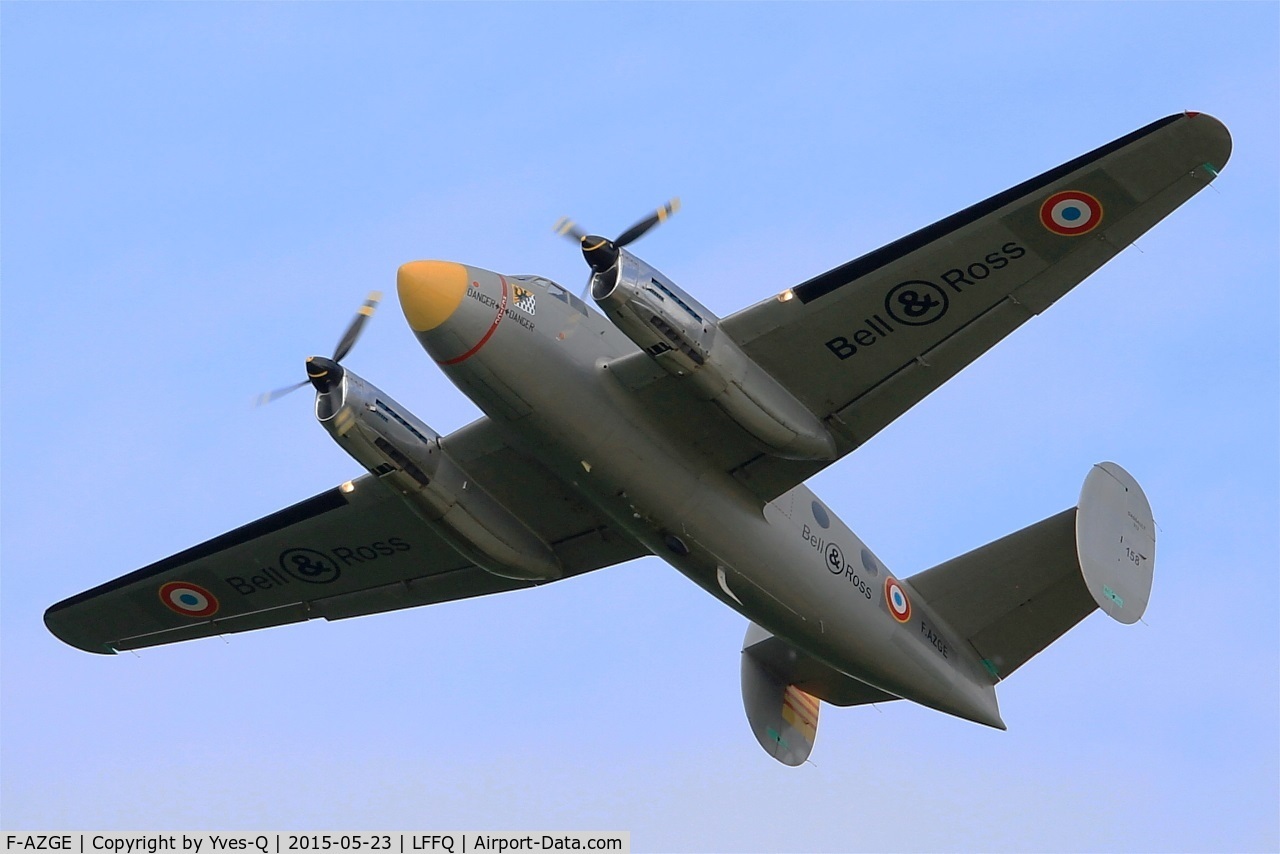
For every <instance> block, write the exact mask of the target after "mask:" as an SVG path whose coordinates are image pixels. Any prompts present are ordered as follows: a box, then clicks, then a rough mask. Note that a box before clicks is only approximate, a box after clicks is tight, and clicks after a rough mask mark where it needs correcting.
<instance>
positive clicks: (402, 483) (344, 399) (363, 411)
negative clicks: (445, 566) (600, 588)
mask: <svg viewBox="0 0 1280 854" xmlns="http://www.w3.org/2000/svg"><path fill="white" fill-rule="evenodd" d="M342 374H343V376H342V380H341V381H340V382H339V383H337V384H335V385H334V386H333V387H332V388H331V389H330V390H329V391H326V392H321V393H319V394H317V395H316V419H317V420H319V422H320V423H321V424H322V425H323V426H324V428H325V429H326V430H328V431H329V433H330V435H332V436H333V438H334V439H335V440H336V441H337V442H338V444H339V445H341V446H342V448H343V449H344V450H345V451H346V452H347V453H349V454H350V455H351V456H353V457H355V459H356V460H358V461H359V462H360V464H361V465H363V466H364V467H365V468H367V469H368V470H369V471H370V472H371V473H373V474H374V475H376V476H378V477H379V478H380V479H381V480H382V481H384V482H385V483H387V485H388V486H390V487H391V488H392V489H394V490H395V492H396V494H398V495H400V496H401V497H402V498H403V499H404V500H405V502H406V503H407V504H408V505H409V506H410V507H411V508H413V510H414V512H415V513H417V514H418V516H420V517H421V518H422V519H423V520H424V521H425V522H426V523H427V524H428V525H429V526H430V527H431V528H432V529H433V530H434V531H435V532H436V533H437V534H439V535H440V536H441V537H443V538H444V539H445V541H446V542H448V543H449V544H450V545H452V546H453V547H454V548H455V549H457V550H458V552H459V553H460V554H462V556H463V557H465V558H467V559H468V560H470V561H471V562H473V563H474V564H476V565H477V566H479V567H480V568H482V569H484V570H486V571H488V572H491V573H493V574H494V575H499V576H502V577H503V578H514V579H520V580H525V581H551V580H554V579H557V578H560V577H561V575H562V574H563V567H562V566H561V565H560V561H559V559H558V558H557V557H556V555H555V553H554V552H553V551H552V550H551V547H550V546H548V545H547V544H546V543H545V542H544V541H543V540H542V538H541V537H539V536H538V535H537V534H535V533H534V532H533V531H531V530H530V529H529V527H528V526H527V525H525V524H524V522H522V521H520V519H519V518H518V517H517V516H515V514H513V513H512V512H511V511H510V510H508V509H507V508H506V507H505V506H503V505H502V504H501V503H500V502H498V501H497V500H496V499H495V498H494V497H493V496H491V495H490V494H489V493H488V492H486V491H485V490H484V488H483V487H482V486H480V485H479V484H478V483H476V482H475V480H474V479H472V478H469V477H468V476H467V473H466V472H465V471H463V470H462V469H461V468H460V467H459V466H458V465H457V464H456V463H455V462H454V461H453V460H452V459H450V457H449V455H448V453H447V452H446V451H445V449H444V447H443V446H442V445H441V444H440V435H439V434H438V433H436V432H435V431H434V430H432V429H431V428H430V427H428V426H427V425H426V424H424V423H422V421H420V420H419V419H418V418H416V417H415V416H414V415H413V414H412V413H411V412H409V411H408V410H407V409H405V408H404V407H402V406H400V404H398V403H396V402H395V401H394V400H392V399H391V398H390V397H389V396H387V395H386V394H384V393H383V392H382V391H380V390H379V389H378V388H376V387H375V386H373V385H372V384H370V383H368V382H365V381H364V380H362V379H361V378H360V377H358V376H356V375H355V374H353V373H351V372H350V371H348V370H345V369H343V370H342Z"/></svg>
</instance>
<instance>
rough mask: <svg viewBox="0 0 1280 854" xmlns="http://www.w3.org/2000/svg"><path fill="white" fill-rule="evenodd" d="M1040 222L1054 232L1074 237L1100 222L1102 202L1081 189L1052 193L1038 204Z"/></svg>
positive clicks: (1092, 228)
mask: <svg viewBox="0 0 1280 854" xmlns="http://www.w3.org/2000/svg"><path fill="white" fill-rule="evenodd" d="M1040 222H1041V224H1043V225H1044V227H1045V228H1047V229H1049V230H1050V231H1052V232H1053V233H1054V234H1061V235H1063V236H1064V237H1075V236H1077V235H1080V234H1084V233H1086V232H1089V231H1093V230H1094V229H1095V228H1097V227H1098V223H1100V222H1102V203H1101V202H1099V201H1098V200H1097V199H1095V198H1094V197H1093V196H1091V195H1089V194H1088V193H1085V192H1083V191H1081V190H1064V191H1063V192H1061V193H1054V194H1053V195H1052V196H1050V197H1049V198H1047V199H1045V200H1044V204H1042V205H1041V206H1040Z"/></svg>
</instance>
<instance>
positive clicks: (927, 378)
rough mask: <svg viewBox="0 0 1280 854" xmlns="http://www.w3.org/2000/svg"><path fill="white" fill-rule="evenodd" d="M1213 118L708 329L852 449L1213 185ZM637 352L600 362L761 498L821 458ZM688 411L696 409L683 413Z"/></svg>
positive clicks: (1083, 163)
mask: <svg viewBox="0 0 1280 854" xmlns="http://www.w3.org/2000/svg"><path fill="white" fill-rule="evenodd" d="M1230 153H1231V138H1230V135H1229V134H1228V133H1227V130H1226V128H1225V127H1224V126H1223V125H1222V123H1221V122H1219V121H1218V120H1217V119H1215V118H1213V117H1211V116H1207V115H1204V114H1193V113H1179V114H1177V115H1173V116H1168V117H1166V118H1164V119H1161V120H1159V121H1156V122H1153V123H1152V124H1150V125H1147V126H1146V127H1144V128H1140V129H1139V130H1136V131H1134V132H1133V133H1130V134H1128V135H1126V136H1124V137H1121V138H1119V139H1117V140H1114V141H1113V142H1111V143H1108V144H1107V145H1104V146H1102V147H1100V148H1098V149H1096V150H1094V151H1091V152H1089V153H1088V154H1085V155H1083V156H1081V157H1078V158H1076V159H1075V160H1072V161H1070V162H1068V163H1065V164H1063V165H1061V166H1058V167H1056V168H1054V169H1050V170H1049V171H1047V172H1045V173H1043V174H1041V175H1039V176H1037V177H1035V178H1032V179H1030V180H1028V181H1025V182H1023V183H1022V184H1019V185H1017V186H1015V187H1012V188H1010V189H1008V190H1006V191H1004V192H1002V193H998V194H996V195H994V196H992V197H991V198H989V199H986V200H985V201H982V202H979V203H978V204H976V205H973V206H971V207H969V208H966V209H965V210H963V211H960V212H958V213H956V214H953V215H952V216H949V217H946V218H945V219H942V220H940V221H938V222H936V223H934V224H932V225H930V226H927V227H925V228H922V229H920V230H919V231H917V232H914V233H913V234H910V235H907V236H906V237H903V238H901V239H899V240H896V241H894V242H893V243H890V244H888V245H887V246H884V247H882V248H880V249H877V250H875V251H873V252H870V253H868V254H866V255H863V256H862V257H860V258H857V259H855V260H853V261H850V262H848V263H847V264H843V265H841V266H839V267H837V268H835V269H833V270H830V271H828V272H826V273H823V274H822V275H820V276H817V277H815V278H813V279H810V280H809V281H807V282H805V283H803V284H800V285H797V286H795V287H794V288H791V289H790V290H789V291H787V292H784V294H783V295H782V296H783V297H785V298H770V299H768V300H765V301H763V302H761V303H758V304H756V305H754V306H751V307H750V308H747V309H744V310H742V311H739V312H737V313H736V314H733V315H731V316H730V317H727V318H725V319H724V320H723V321H722V323H721V326H720V330H721V332H723V333H725V334H728V335H730V336H731V337H732V338H733V340H734V341H735V342H737V343H738V344H739V345H740V346H741V347H742V349H743V350H744V351H745V352H746V354H747V355H748V356H749V357H750V358H751V359H752V360H753V361H754V362H755V363H756V364H758V365H759V366H760V367H762V368H763V369H764V370H765V371H767V372H768V373H769V374H770V375H772V376H773V377H774V378H775V379H776V380H778V381H779V382H780V383H781V384H782V385H783V386H784V387H785V388H786V389H787V390H788V391H789V392H791V393H792V394H793V395H794V396H795V397H796V398H797V399H799V400H800V401H801V402H802V403H804V404H805V405H806V406H807V407H808V408H809V409H810V410H811V411H812V412H813V413H814V414H815V415H817V416H819V417H820V418H822V419H823V420H824V421H825V423H826V424H827V425H828V427H829V428H830V429H831V431H832V432H833V434H834V435H835V436H836V438H837V448H838V456H843V455H844V454H847V453H849V452H850V451H852V450H853V449H854V448H857V447H858V446H859V445H861V444H863V443H864V442H866V441H867V440H868V439H870V438H871V437H872V436H874V435H875V434H876V433H878V432H879V431H880V430H882V429H883V428H884V427H885V426H886V425H888V424H889V423H890V422H892V421H893V420H894V419H896V418H897V417H898V416H900V415H902V414H903V413H904V412H906V411H907V410H908V409H910V408H911V407H912V406H914V405H915V404H916V403H918V402H919V401H920V400H922V399H923V398H924V397H926V396H927V395H928V394H929V393H930V392H932V391H933V390H934V389H936V388H938V387H939V386H941V385H942V384H943V383H944V382H946V381H947V380H948V379H950V378H951V377H953V376H955V375H956V374H957V373H959V372H960V371H961V370H962V369H963V368H964V367H966V366H967V365H969V364H970V363H971V362H973V361H974V360H975V359H977V358H978V357H979V356H980V355H982V354H983V353H984V352H986V351H987V350H988V349H990V348H991V347H993V346H994V345H995V344H996V343H998V342H999V341H1000V340H1002V339H1003V338H1005V337H1006V336H1007V335H1009V334H1010V333H1011V332H1012V331H1013V330H1015V329H1017V328H1018V327H1019V326H1021V325H1022V324H1023V323H1025V322H1026V321H1027V320H1028V319H1030V318H1031V317H1033V316H1035V315H1036V314H1039V313H1040V312H1042V311H1044V310H1045V309H1046V308H1048V307H1049V306H1050V305H1052V304H1053V303H1054V302H1055V301H1057V300H1058V299H1059V298H1060V297H1062V296H1063V295H1064V294H1065V293H1067V292H1068V291H1069V290H1071V289H1072V288H1073V287H1075V286H1076V285H1077V284H1079V283H1080V282H1081V281H1082V280H1084V279H1085V278H1086V277H1087V276H1089V275H1090V274H1091V273H1093V272H1094V271H1095V270H1097V269H1098V268H1099V267H1101V266H1102V265H1103V264H1104V263H1106V262H1107V261H1108V260H1110V259H1111V258H1112V257H1114V256H1115V255H1117V254H1118V253H1119V252H1121V251H1122V250H1123V249H1124V248H1125V247H1127V246H1128V245H1129V244H1130V243H1132V242H1133V241H1134V240H1135V239H1136V238H1137V237H1139V236H1140V235H1142V234H1143V233H1144V232H1146V231H1147V230H1148V229H1150V228H1151V227H1152V226H1154V225H1155V224H1156V223H1157V222H1159V221H1160V220H1161V219H1163V218H1164V217H1165V216H1167V215H1168V214H1169V213H1171V212H1172V211H1173V210H1174V209H1175V208H1177V207H1178V206H1179V205H1181V204H1182V203H1184V202H1185V201H1187V200H1188V199H1189V198H1191V197H1192V196H1193V195H1195V194H1196V193H1197V192H1199V191H1200V190H1202V189H1203V188H1204V187H1205V186H1207V185H1208V184H1209V182H1210V181H1212V180H1213V179H1214V178H1215V177H1216V176H1217V173H1218V171H1219V170H1221V168H1222V167H1223V165H1224V164H1225V163H1226V161H1227V158H1228V157H1229V156H1230ZM651 361H652V360H650V359H649V357H648V356H647V355H645V354H643V353H634V354H631V355H629V356H627V357H625V358H624V359H621V360H618V362H615V363H612V364H611V365H610V368H611V369H613V370H614V371H615V373H616V374H617V375H618V376H619V378H620V379H621V380H622V381H623V382H624V384H626V385H628V386H629V387H631V388H632V389H633V390H634V392H635V393H636V394H637V395H639V396H641V398H642V399H643V400H644V401H645V404H646V408H650V409H652V410H653V411H668V412H679V413H680V419H679V428H680V430H681V434H682V437H683V438H684V439H685V440H686V441H689V442H692V443H693V444H694V445H695V447H698V448H699V450H700V451H702V452H703V453H705V454H707V455H708V456H709V457H711V458H712V459H714V460H716V461H717V463H718V464H720V465H721V466H722V467H723V468H724V470H726V471H732V472H733V473H734V475H735V476H736V477H737V478H738V479H739V480H741V481H742V482H743V483H745V484H747V485H748V486H749V487H750V488H751V489H752V490H753V491H754V492H755V493H756V494H757V495H759V496H760V497H761V498H763V499H766V500H771V499H773V498H775V497H777V496H778V495H781V494H782V493H784V492H785V491H786V490H788V489H790V488H791V487H793V486H795V485H796V484H798V483H801V482H803V481H804V480H806V479H807V478H809V477H810V476H812V475H813V474H815V473H816V472H818V471H820V470H821V469H822V468H824V467H825V466H827V465H829V464H830V461H796V460H784V459H780V458H778V457H776V456H770V455H768V454H766V453H765V452H763V451H762V450H761V449H760V448H759V447H758V446H756V445H754V444H753V443H752V442H751V441H750V439H749V437H748V436H747V435H746V434H745V432H744V431H742V430H741V429H738V428H736V427H735V425H733V424H732V422H730V421H729V420H728V419H727V418H725V417H724V416H723V415H720V414H719V413H718V412H716V411H714V410H715V407H714V406H712V405H710V404H702V405H701V406H699V405H698V404H697V403H696V402H694V401H693V399H692V398H693V396H692V395H691V394H690V393H689V391H688V384H687V383H684V384H683V385H682V381H681V380H678V379H675V378H673V377H670V376H669V375H665V374H663V373H662V372H661V371H653V370H651V369H648V368H646V366H645V364H644V363H645V362H651ZM694 410H701V411H699V412H695V411H694Z"/></svg>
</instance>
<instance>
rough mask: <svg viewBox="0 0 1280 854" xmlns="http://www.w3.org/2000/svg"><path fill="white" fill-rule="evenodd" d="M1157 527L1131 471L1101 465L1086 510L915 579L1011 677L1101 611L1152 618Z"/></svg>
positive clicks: (994, 668) (994, 667) (1089, 482)
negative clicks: (1150, 603)
mask: <svg viewBox="0 0 1280 854" xmlns="http://www.w3.org/2000/svg"><path fill="white" fill-rule="evenodd" d="M1154 531H1155V522H1154V521H1153V520H1152V516H1151V506H1150V504H1148V502H1147V498H1146V495H1144V494H1143V492H1142V488H1141V487H1139V486H1138V483H1137V481H1135V480H1134V479H1133V477H1132V475H1130V474H1129V473H1128V472H1127V471H1125V470H1124V469H1123V468H1121V467H1120V466H1118V465H1116V464H1115V463H1099V464H1098V465H1096V466H1094V467H1093V469H1092V470H1091V471H1090V472H1089V476H1088V477H1087V478H1086V479H1085V483H1084V487H1083V489H1082V490H1081V493H1080V504H1079V506H1078V507H1073V508H1071V509H1070V510H1064V511H1063V512H1061V513H1059V514H1057V515H1056V516H1050V517H1049V518H1048V519H1045V520H1043V521H1041V522H1037V523H1035V524H1034V525H1030V526H1028V527H1026V528H1023V529H1022V530H1021V531H1017V532H1015V533H1013V534H1010V535H1009V536H1007V537H1003V538H1001V539H999V540H996V541H995V542H992V543H988V544H987V545H985V546H982V547H981V548H978V549H975V550H973V551H971V552H969V553H968V554H964V555H961V556H960V557H957V558H953V559H951V560H949V561H947V562H945V563H942V564H939V565H938V566H935V567H933V568H932V569H928V570H925V571H924V572H922V573H920V574H919V575H915V576H912V577H911V578H910V579H908V582H909V583H910V585H911V587H912V588H913V589H914V590H915V591H916V592H918V593H919V594H920V596H922V597H923V598H924V599H925V600H926V601H927V602H928V603H929V605H930V606H931V607H932V608H933V609H934V610H935V611H936V612H937V613H938V616H939V617H941V618H942V619H943V620H945V621H946V622H947V623H948V624H949V625H950V626H951V627H952V628H954V629H955V630H956V631H957V632H959V633H960V634H961V635H962V636H963V637H965V638H967V639H968V641H969V642H970V643H971V644H972V645H973V647H974V648H975V649H976V650H977V652H978V654H979V656H980V657H981V659H982V661H983V664H984V665H985V666H986V668H987V670H988V671H989V672H990V673H991V675H992V676H993V677H995V678H996V679H1004V678H1005V677H1006V676H1008V675H1009V674H1010V673H1012V672H1013V671H1014V670H1016V669H1018V668H1019V667H1021V666H1022V665H1023V664H1025V663H1026V662H1027V661H1028V660H1030V659H1031V658H1032V657H1033V656H1034V655H1036V654H1037V653H1039V652H1040V651H1041V650H1043V649H1044V648H1045V647H1047V646H1048V645H1049V644H1051V643H1053V642H1054V641H1055V640H1057V639H1058V638H1059V637H1061V636H1062V635H1063V634H1065V633H1066V632H1067V631H1068V630H1069V629H1070V628H1071V627H1072V626H1074V625H1075V624H1076V623H1078V622H1080V621H1081V620H1083V619H1084V618H1085V617H1087V616H1088V615H1089V614H1090V613H1092V612H1093V609H1094V608H1097V607H1101V608H1102V610H1104V611H1105V612H1106V613H1107V614H1109V615H1111V616H1112V617H1114V618H1115V619H1117V620H1119V621H1120V622H1122V623H1134V622H1137V620H1138V619H1139V618H1140V617H1141V616H1142V614H1143V612H1144V611H1145V610H1146V606H1147V599H1148V597H1149V596H1150V592H1151V581H1152V570H1153V568H1154V565H1155V533H1154Z"/></svg>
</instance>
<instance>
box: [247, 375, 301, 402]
mask: <svg viewBox="0 0 1280 854" xmlns="http://www.w3.org/2000/svg"><path fill="white" fill-rule="evenodd" d="M308 382H310V380H303V381H302V382H300V383H294V384H293V385H287V386H285V387H284V388H278V389H276V390H275V391H268V392H264V393H263V394H260V395H258V396H257V397H256V398H254V400H253V405H254V406H266V405H267V404H268V403H272V402H274V401H277V400H279V399H280V398H282V397H284V396H285V395H286V394H289V393H291V392H295V391H297V390H298V389H300V388H302V387H303V386H304V385H306V384H307V383H308Z"/></svg>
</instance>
